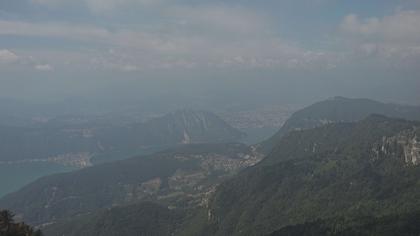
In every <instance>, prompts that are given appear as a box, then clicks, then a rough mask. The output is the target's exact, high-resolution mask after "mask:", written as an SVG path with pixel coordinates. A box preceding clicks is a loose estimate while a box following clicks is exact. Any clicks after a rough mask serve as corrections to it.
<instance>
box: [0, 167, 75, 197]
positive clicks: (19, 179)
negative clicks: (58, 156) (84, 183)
mask: <svg viewBox="0 0 420 236" xmlns="http://www.w3.org/2000/svg"><path fill="white" fill-rule="evenodd" d="M72 170H75V168H74V167H66V166H63V165H59V164H54V163H47V162H32V163H18V164H0V197H3V196H4V195H6V194H8V193H11V192H14V191H16V190H19V189H20V188H22V187H23V186H25V185H26V184H29V183H30V182H33V181H35V180H36V179H38V178H40V177H43V176H46V175H51V174H55V173H61V172H67V171H72Z"/></svg>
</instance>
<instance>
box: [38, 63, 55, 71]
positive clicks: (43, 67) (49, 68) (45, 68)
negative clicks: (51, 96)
mask: <svg viewBox="0 0 420 236" xmlns="http://www.w3.org/2000/svg"><path fill="white" fill-rule="evenodd" d="M34 68H35V69H36V70H39V71H53V70H54V67H53V66H51V65H50V64H42V65H35V66H34Z"/></svg>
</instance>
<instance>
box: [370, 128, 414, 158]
mask: <svg viewBox="0 0 420 236" xmlns="http://www.w3.org/2000/svg"><path fill="white" fill-rule="evenodd" d="M419 133H420V128H418V127H414V128H412V129H410V130H405V131H403V132H401V133H399V134H398V135H395V136H392V137H383V138H382V142H381V143H380V144H378V145H376V147H375V148H373V151H374V153H375V155H374V157H375V159H379V158H384V157H394V158H399V159H402V161H404V162H405V164H406V165H415V166H417V165H420V135H419Z"/></svg>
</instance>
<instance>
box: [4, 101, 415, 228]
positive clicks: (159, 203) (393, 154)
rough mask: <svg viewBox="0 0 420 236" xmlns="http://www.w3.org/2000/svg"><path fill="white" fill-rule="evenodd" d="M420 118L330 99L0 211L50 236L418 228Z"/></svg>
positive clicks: (67, 183)
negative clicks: (257, 129) (254, 133)
mask: <svg viewBox="0 0 420 236" xmlns="http://www.w3.org/2000/svg"><path fill="white" fill-rule="evenodd" d="M384 113H387V114H384ZM418 114H420V108H417V107H406V106H399V105H388V104H383V103H379V102H375V101H371V100H366V99H346V98H341V97H339V98H334V99H330V100H327V101H324V102H320V103H317V104H314V105H312V106H310V107H308V108H305V109H303V110H301V111H298V112H297V113H295V114H294V115H293V116H292V117H291V118H290V119H289V120H288V121H287V122H286V124H285V125H284V126H283V127H282V128H281V130H280V131H279V133H278V134H277V135H275V136H274V137H273V138H271V139H270V140H268V141H267V142H264V143H262V144H261V145H259V146H258V145H257V146H251V147H248V146H245V145H241V144H198V145H186V146H182V147H177V148H174V149H171V150H167V151H164V152H160V153H157V154H153V155H149V156H146V157H137V158H132V159H128V160H124V161H119V162H114V163H108V164H103V165H98V166H94V167H91V168H86V169H83V170H80V171H77V172H73V173H67V174H60V175H54V176H49V177H45V178H42V179H40V180H38V181H36V182H34V183H32V184H30V185H28V186H26V187H24V188H23V189H21V190H20V191H18V192H16V193H13V194H10V195H8V196H6V197H4V198H2V199H1V200H0V208H1V207H4V208H8V209H11V210H13V211H15V212H17V213H19V215H20V216H22V217H23V218H24V219H25V220H26V221H28V222H29V223H33V224H35V225H40V224H46V223H53V224H48V225H46V226H45V227H44V231H45V233H46V235H47V236H49V235H51V236H55V235H63V234H64V235H69V236H76V235H77V236H85V235H86V236H88V235H89V236H104V235H105V236H107V235H182V236H184V235H191V236H193V235H203V236H225V235H232V236H235V235H238V236H239V235H241V236H242V235H251V236H253V235H256V236H259V235H263V236H264V235H272V236H277V235H296V236H297V235H316V236H317V235H319V236H321V235H331V236H333V235H334V236H335V235H337V236H338V235H378V236H379V235H392V232H398V233H399V234H400V235H413V236H414V235H418V234H419V233H420V228H419V227H417V226H416V225H420V222H419V220H420V217H419V214H418V212H420V201H419V200H418V199H420V185H419V181H418V180H419V179H420V169H419V168H420V122H419V121H410V120H416V119H418V120H420V116H419V117H418V116H417V115H418ZM384 115H387V116H392V117H397V118H389V117H386V116H384ZM177 117H182V116H177ZM398 117H399V118H398ZM400 118H405V119H400ZM171 120H177V119H171ZM183 120H184V119H180V120H178V121H176V122H175V123H176V124H179V123H182V124H184V126H186V125H185V124H186V123H188V122H183ZM194 120H200V119H198V118H194ZM166 123H168V122H166ZM198 123H201V124H202V123H203V122H198ZM175 126H176V125H175ZM168 130H177V129H174V128H170V129H168ZM176 133H179V132H176ZM191 136H192V135H191ZM177 137H181V139H180V140H181V142H182V140H185V139H182V136H177ZM269 147H271V148H269ZM259 150H263V151H264V152H265V153H269V154H267V155H266V156H265V158H262V157H263V156H262V154H261V153H260V152H259ZM257 163H258V164H257Z"/></svg>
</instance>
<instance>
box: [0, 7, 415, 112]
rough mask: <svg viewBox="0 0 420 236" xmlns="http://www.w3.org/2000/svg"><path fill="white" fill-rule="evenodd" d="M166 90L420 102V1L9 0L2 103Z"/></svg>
mask: <svg viewBox="0 0 420 236" xmlns="http://www.w3.org/2000/svg"><path fill="white" fill-rule="evenodd" d="M168 94H170V95H171V96H183V95H185V94H189V95H190V96H186V97H187V98H185V100H188V99H191V98H190V97H194V96H207V97H209V96H210V97H211V96H214V97H216V98H217V99H219V100H220V96H222V97H225V99H227V100H228V99H237V100H238V101H239V100H240V99H243V98H246V99H244V101H252V99H253V98H255V99H257V100H259V99H261V97H265V98H266V99H265V100H264V99H263V100H262V101H264V102H267V101H269V100H272V101H273V102H274V101H275V102H285V103H288V102H290V103H293V102H307V101H309V100H314V99H321V98H324V97H328V96H333V95H342V96H350V97H370V98H374V99H379V100H384V101H390V102H391V101H392V102H393V101H395V102H401V103H409V104H420V95H419V94H420V1H419V0H352V1H347V0H341V1H340V0H235V1H233V0H211V1H210V0H195V1H192V0H0V97H6V98H13V99H21V100H28V101H34V100H39V101H57V100H65V99H69V98H72V97H95V96H96V97H98V98H104V97H109V96H110V95H112V96H114V97H124V98H125V99H130V98H133V97H136V96H143V97H147V96H153V97H155V98H158V97H165V96H169V95H168ZM232 94H233V95H232ZM249 94H251V95H252V96H248V95H249ZM169 97H170V96H169ZM257 97H258V98H257ZM292 98H293V99H292ZM300 98H302V99H300ZM217 99H216V100H217ZM222 100H223V99H222Z"/></svg>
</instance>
